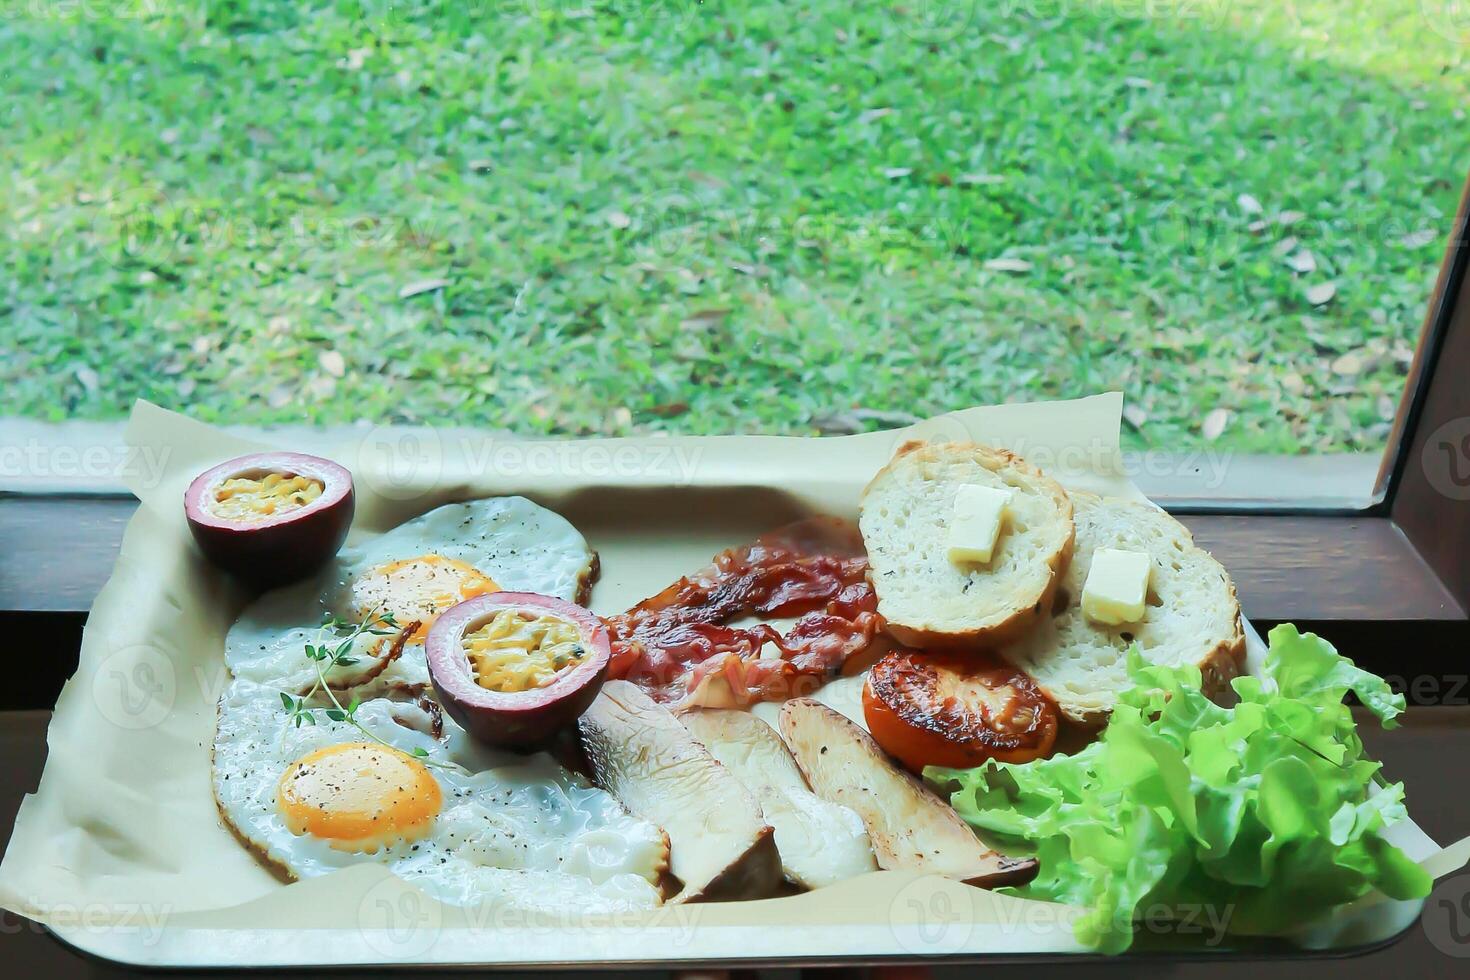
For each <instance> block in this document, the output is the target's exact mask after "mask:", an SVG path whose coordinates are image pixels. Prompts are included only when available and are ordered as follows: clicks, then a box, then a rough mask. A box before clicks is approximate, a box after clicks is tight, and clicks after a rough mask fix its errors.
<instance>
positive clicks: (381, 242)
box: [0, 0, 1470, 452]
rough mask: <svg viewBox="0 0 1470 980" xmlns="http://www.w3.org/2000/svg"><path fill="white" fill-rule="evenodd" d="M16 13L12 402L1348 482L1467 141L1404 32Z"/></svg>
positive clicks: (9, 243)
mask: <svg viewBox="0 0 1470 980" xmlns="http://www.w3.org/2000/svg"><path fill="white" fill-rule="evenodd" d="M1429 5H1430V6H1432V5H1433V4H1432V3H1430V4H1429ZM0 9H3V10H4V12H5V15H6V16H5V18H4V19H0V132H3V137H0V214H3V215H4V216H5V220H4V222H3V224H0V260H3V261H0V267H3V270H4V272H3V276H4V278H0V386H3V388H4V391H5V392H6V395H5V400H4V402H3V403H0V414H21V415H27V416H35V417H43V418H57V419H59V418H66V417H89V418H112V417H117V416H120V415H122V414H123V413H125V412H126V411H127V409H128V407H129V405H130V404H131V402H132V400H133V399H135V398H139V397H142V398H149V399H152V400H154V401H157V402H160V403H162V404H164V405H168V406H171V407H181V408H184V409H186V410H188V411H190V412H192V413H193V414H195V415H197V416H199V417H201V418H205V419H209V420H217V421H235V422H238V421H255V422H279V421H290V420H299V419H301V418H302V417H303V416H306V417H309V418H311V419H316V420H320V421H323V422H342V421H347V420H352V419H358V418H370V419H376V420H397V421H422V422H441V421H452V422H454V423H457V424H482V425H488V426H506V427H509V428H511V429H515V430H518V431H522V432H549V433H575V434H591V433H621V432H627V431H640V430H650V429H671V430H678V431H686V432H726V431H740V432H749V431H769V432H812V431H814V430H815V428H816V427H817V423H818V422H819V421H820V420H822V419H823V418H824V417H827V416H832V415H834V414H836V415H839V416H841V415H842V413H846V412H850V411H851V410H852V409H854V408H863V409H869V410H876V411H881V412H890V413H912V414H917V415H925V414H930V413H935V412H940V411H943V410H946V409H950V408H957V407H963V406H966V405H970V404H975V403H982V402H995V401H1004V400H1020V399H1027V398H1045V397H1061V396H1071V395H1079V394H1086V393H1090V392H1094V391H1098V390H1101V389H1107V388H1115V387H1121V388H1123V389H1124V390H1126V391H1127V393H1128V395H1129V398H1130V400H1131V402H1132V403H1133V404H1134V405H1136V406H1138V407H1139V408H1141V409H1142V410H1143V413H1144V415H1143V416H1139V417H1135V420H1134V421H1135V422H1138V423H1140V424H1139V425H1137V426H1136V427H1134V428H1131V429H1130V432H1129V436H1128V438H1129V440H1130V441H1131V443H1132V444H1133V445H1135V446H1141V445H1152V446H1163V447H1168V448H1176V447H1177V448H1182V447H1186V446H1197V445H1200V444H1202V443H1203V442H1204V441H1205V440H1206V435H1205V434H1204V433H1202V423H1203V420H1204V419H1205V417H1206V416H1207V415H1208V414H1209V413H1210V412H1212V411H1213V410H1215V409H1218V408H1224V409H1227V410H1228V411H1229V412H1230V416H1229V423H1228V425H1227V426H1226V427H1225V429H1224V432H1223V434H1221V435H1220V436H1219V437H1218V439H1217V440H1216V441H1215V443H1214V444H1215V445H1217V446H1222V447H1228V448H1232V449H1238V450H1242V451H1263V452H1328V451H1346V450H1359V449H1373V448H1377V447H1379V446H1381V445H1382V444H1383V441H1384V439H1385V437H1386V431H1387V426H1386V418H1387V416H1388V415H1389V414H1390V413H1391V409H1392V405H1393V403H1394V401H1395V400H1396V398H1397V395H1398V392H1399V391H1401V390H1402V387H1403V379H1404V373H1405V370H1406V365H1407V359H1408V352H1409V351H1410V349H1411V348H1412V345H1413V343H1414V341H1415V338H1416V336H1417V334H1418V331H1419V328H1420V324H1421V322H1422V319H1423V315H1424V308H1425V303H1426V299H1427V297H1428V293H1429V289H1430V286H1431V284H1432V281H1433V277H1434V275H1435V272H1436V269H1437V267H1438V264H1439V259H1440V255H1441V252H1442V249H1443V240H1444V236H1445V235H1446V233H1447V232H1448V227H1449V223H1450V220H1451V218H1452V215H1453V213H1454V208H1455V204H1456V201H1457V198H1458V194H1459V190H1460V183H1461V181H1462V180H1463V177H1464V173H1465V164H1466V160H1467V150H1470V127H1467V126H1466V124H1465V120H1464V111H1463V108H1462V107H1463V106H1465V105H1466V104H1467V94H1470V91H1467V90H1470V86H1467V84H1466V74H1465V69H1466V59H1465V56H1464V52H1465V51H1466V50H1470V49H1467V48H1466V47H1465V46H1464V45H1463V44H1462V43H1461V42H1462V41H1463V40H1464V38H1463V37H1460V36H1456V35H1455V34H1454V32H1453V31H1446V34H1447V35H1448V36H1442V35H1441V34H1437V33H1435V32H1434V30H1432V29H1431V27H1434V26H1443V25H1440V24H1438V23H1437V22H1436V24H1433V25H1431V24H1430V23H1429V22H1428V21H1427V20H1426V19H1425V17H1424V16H1423V14H1422V13H1421V3H1420V0H1374V2H1368V0H1353V2H1345V0H1297V2H1295V3H1292V4H1287V5H1281V4H1278V3H1275V2H1271V0H1244V2H1238V3H1231V4H1226V3H1223V2H1221V0H1187V2H1186V0H1179V2H1165V0H1156V2H1152V3H1147V2H1144V0H1138V2H1127V3H1119V2H1116V0H1109V2H1095V3H1087V2H1082V0H1070V2H1069V0H1025V2H1019V0H1018V2H1012V3H999V4H989V3H981V2H979V0H975V2H973V3H971V2H969V0H953V2H952V3H950V4H949V5H947V6H946V5H945V4H944V3H943V2H939V3H935V2H916V3H913V4H911V5H910V6H909V7H908V8H906V7H905V6H904V5H902V4H898V3H888V4H884V3H879V4H873V5H853V4H849V3H845V2H838V0H814V2H808V3H805V4H777V3H764V2H762V3H749V4H746V3H733V2H715V0H709V2H705V3H703V4H686V3H683V2H676V0H649V2H648V3H644V4H640V3H634V2H633V0H609V2H598V0H469V2H468V3H467V4H465V3H453V2H449V0H445V2H424V0H421V2H417V3H407V2H405V3H398V4H392V3H389V0H339V2H336V3H330V2H324V0H314V2H295V3H282V2H263V0H261V2H251V0H235V2H220V0H192V2H186V3H172V2H168V0H116V2H110V3H109V2H104V0H83V2H82V3H81V4H80V5H79V6H74V5H67V6H60V5H58V7H56V8H55V11H54V12H52V13H49V14H48V13H45V12H44V11H46V9H47V8H45V7H44V6H40V5H30V4H10V5H5V6H4V7H3V8H0ZM38 11H39V13H38ZM925 11H938V12H939V13H941V14H944V15H948V17H949V19H947V20H946V19H944V18H940V19H939V20H938V21H937V22H936V21H935V20H933V19H930V20H925V19H924V17H923V16H922V14H923V12H925ZM1252 201H1255V202H1258V203H1259V205H1260V213H1254V210H1253V208H1251V206H1250V205H1251V202H1252ZM1288 238H1295V239H1296V240H1297V242H1298V245H1297V249H1294V250H1293V251H1292V253H1291V254H1296V252H1297V251H1298V250H1300V249H1302V248H1305V249H1307V250H1309V251H1310V252H1311V254H1312V257H1313V259H1314V260H1315V264H1316V266H1317V268H1316V270H1315V271H1311V272H1306V273H1302V272H1298V271H1296V270H1294V269H1293V268H1292V267H1291V266H1290V265H1288V264H1287V262H1286V260H1285V258H1284V257H1283V240H1285V239H1288ZM996 260H1006V261H1002V262H1000V263H997V262H996ZM439 279H442V280H447V283H448V284H447V285H445V286H443V287H442V288H438V289H433V290H429V291H425V292H421V293H419V294H418V295H412V296H406V297H402V296H400V292H401V291H402V290H403V289H404V287H405V286H409V285H411V284H414V283H422V282H424V281H426V280H439ZM1328 282H1331V283H1333V284H1334V285H1335V288H1336V292H1335V295H1334V296H1333V298H1332V299H1331V300H1330V302H1328V303H1326V304H1325V305H1314V304H1313V303H1312V302H1310V301H1309V300H1308V298H1307V296H1306V292H1307V290H1308V289H1309V288H1310V287H1313V286H1320V285H1321V284H1324V283H1328ZM329 352H337V353H340V354H341V356H342V358H343V362H342V363H343V366H344V367H345V370H344V371H341V372H340V373H341V376H340V377H336V376H334V374H335V373H337V372H336V368H337V365H336V364H334V363H333V359H332V358H331V357H330V356H327V357H325V358H324V355H327V354H329ZM1344 355H1349V356H1346V357H1345V356H1344ZM1334 365H1335V366H1336V369H1335V370H1334ZM870 424H871V423H870Z"/></svg>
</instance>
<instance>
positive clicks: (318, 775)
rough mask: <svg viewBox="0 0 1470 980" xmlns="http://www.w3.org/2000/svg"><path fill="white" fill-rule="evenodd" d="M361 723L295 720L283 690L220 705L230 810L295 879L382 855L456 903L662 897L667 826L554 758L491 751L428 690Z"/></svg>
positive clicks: (378, 703)
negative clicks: (636, 814)
mask: <svg viewBox="0 0 1470 980" xmlns="http://www.w3.org/2000/svg"><path fill="white" fill-rule="evenodd" d="M338 696H339V698H340V697H341V694H340V693H339V695H338ZM344 703H345V702H344ZM356 718H357V720H358V721H359V722H361V724H362V726H363V727H364V728H365V729H366V730H367V732H368V734H367V735H365V734H364V733H363V732H362V731H360V730H358V729H357V728H355V727H354V726H352V725H351V724H349V723H347V722H345V721H335V722H334V721H331V720H329V719H328V718H327V717H326V716H325V714H324V713H323V712H321V711H317V712H316V724H303V725H301V726H299V727H297V726H296V725H294V724H293V723H292V716H291V712H290V710H289V709H287V708H286V707H285V705H284V704H283V702H282V699H281V692H280V691H279V690H278V689H276V688H272V687H267V686H263V685H260V684H257V683H255V682H253V681H250V680H246V679H236V680H234V681H232V682H231V684H230V685H229V687H228V688H227V689H226V691H225V694H224V696H223V698H222V699H221V701H220V707H219V724H218V727H217V732H216V735H215V742H214V792H215V798H216V800H217V802H218V804H219V810H220V813H221V815H222V816H223V817H224V819H225V820H226V821H227V822H228V823H229V825H230V826H231V827H233V828H234V829H235V831H236V832H238V834H239V835H240V836H241V837H242V838H243V839H244V840H245V841H247V842H248V843H249V844H250V845H251V846H252V847H253V848H254V849H255V850H256V851H258V852H259V853H260V854H262V855H264V856H265V857H266V858H267V859H268V860H269V861H271V862H272V863H273V864H275V865H278V866H279V867H281V868H284V869H285V870H286V871H287V872H289V873H290V874H291V875H292V876H293V877H295V878H307V877H313V876H317V875H323V874H327V873H330V872H332V871H334V870H336V869H338V868H342V867H346V866H347V865H350V864H355V863H360V862H363V861H372V862H375V863H378V864H381V865H383V866H385V867H387V868H388V869H389V870H390V871H392V872H393V873H394V874H396V875H398V876H399V877H402V878H404V879H406V880H409V881H412V882H413V883H414V884H416V885H417V886H418V887H420V888H422V889H423V890H424V891H425V892H427V893H428V894H430V895H432V896H434V897H435V898H438V899H439V900H441V901H444V902H448V903H452V904H458V905H469V904H475V903H480V902H487V901H488V902H494V903H498V904H500V905H501V906H503V907H506V908H515V909H520V910H526V911H553V910H560V911H563V912H564V911H566V910H567V909H576V910H579V911H586V912H591V913H596V912H616V911H626V910H632V909H642V908H652V907H654V906H656V905H658V904H659V902H660V901H661V897H660V892H659V889H658V882H659V879H660V876H661V875H662V874H663V872H664V870H665V869H666V868H667V865H668V839H667V837H666V836H665V835H664V833H663V831H661V830H659V829H658V828H657V827H655V826H654V825H653V824H651V823H648V822H647V821H645V820H642V819H639V818H637V817H634V816H632V815H631V814H629V813H628V812H627V811H626V810H624V809H623V807H622V806H621V804H619V803H618V802H617V801H616V800H615V799H613V797H611V796H610V795H608V794H607V793H606V792H604V791H602V790H600V789H597V788H596V787H594V786H591V785H589V784H587V783H586V782H584V781H583V780H582V779H581V778H580V777H578V776H575V775H573V774H572V773H570V772H568V771H567V770H565V769H563V768H562V767H561V766H559V765H558V764H557V763H556V762H554V761H553V760H552V759H551V758H549V757H548V756H546V755H535V756H518V755H514V754H511V753H506V752H501V751H498V750H494V749H489V748H487V747H485V746H482V745H480V744H479V743H477V742H474V741H473V740H471V739H470V738H469V737H468V736H467V735H466V734H465V733H464V731H463V730H462V729H460V728H459V727H458V726H456V725H455V724H454V722H453V721H452V720H451V719H449V718H447V717H441V716H440V713H439V711H438V707H437V705H435V704H434V703H433V701H432V700H431V699H429V698H428V697H427V696H424V697H421V698H419V699H418V700H414V701H406V700H392V699H389V698H373V699H370V700H366V701H363V702H362V704H361V705H360V706H359V707H358V709H357V712H356Z"/></svg>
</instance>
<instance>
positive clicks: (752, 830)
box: [578, 681, 781, 902]
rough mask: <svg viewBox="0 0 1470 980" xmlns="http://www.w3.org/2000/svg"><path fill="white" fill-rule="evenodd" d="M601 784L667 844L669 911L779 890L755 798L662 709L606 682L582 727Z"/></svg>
mask: <svg viewBox="0 0 1470 980" xmlns="http://www.w3.org/2000/svg"><path fill="white" fill-rule="evenodd" d="M578 727H579V728H580V730H581V733H582V745H583V748H584V750H585V751H586V754H587V760H588V763H589V764H590V765H591V768H592V773H593V777H594V779H595V780H596V782H597V784H598V785H599V786H601V787H602V788H603V789H605V790H607V791H608V792H609V793H611V794H612V795H613V796H615V797H617V798H618V799H619V800H620V801H622V804H623V805H624V806H626V807H627V808H628V809H629V810H630V811H631V812H632V813H634V814H636V815H637V816H640V817H642V818H644V819H645V820H648V821H650V822H652V823H654V824H657V825H658V826H659V827H662V828H663V830H664V831H665V833H667V834H668V837H669V867H670V870H671V871H672V872H673V874H674V875H675V876H676V877H678V878H679V880H680V881H682V882H683V884H684V888H683V890H682V891H681V892H680V893H679V894H678V895H677V896H676V897H675V899H674V900H675V901H681V902H690V901H702V900H726V899H742V898H762V897H765V896H768V895H771V894H773V893H774V892H775V891H776V889H777V888H778V887H779V886H780V883H781V860H780V857H779V855H778V854H777V851H776V839H775V835H774V833H773V832H772V830H771V827H770V825H769V824H767V823H766V821H765V818H764V817H763V816H762V815H761V808H760V806H759V804H758V803H757V802H756V800H755V798H754V797H753V796H751V794H750V793H749V792H747V791H746V790H745V788H744V787H743V786H741V785H740V782H739V781H738V780H737V779H736V778H735V777H734V776H733V775H731V774H730V772H729V771H728V770H727V769H725V767H723V766H721V765H720V764H719V763H718V762H716V761H715V759H714V757H713V756H711V755H710V753H709V752H708V751H707V750H706V749H705V748H704V746H702V745H700V744H699V742H697V741H695V739H694V737H693V736H692V735H690V734H689V731H688V730H687V729H685V727H684V726H683V725H681V724H680V723H679V720H678V719H677V718H675V717H674V715H673V713H672V712H670V711H669V710H668V709H667V708H665V707H664V706H663V705H661V704H658V703H656V702H655V701H653V699H651V698H650V697H649V696H648V695H647V694H645V693H643V691H642V690H641V689H640V688H638V687H636V686H634V685H633V684H630V683H628V682H627V681H609V682H607V683H606V684H604V685H603V687H602V691H601V692H600V693H599V694H598V696H597V700H595V701H593V702H592V707H590V708H589V709H587V713H586V714H584V715H583V716H582V717H581V719H579V721H578Z"/></svg>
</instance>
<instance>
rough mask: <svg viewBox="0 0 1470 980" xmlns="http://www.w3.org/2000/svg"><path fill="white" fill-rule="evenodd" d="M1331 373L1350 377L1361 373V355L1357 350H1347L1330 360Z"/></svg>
mask: <svg viewBox="0 0 1470 980" xmlns="http://www.w3.org/2000/svg"><path fill="white" fill-rule="evenodd" d="M1332 373H1333V374H1340V375H1343V376H1345V377H1351V376H1353V375H1355V374H1362V373H1363V355H1362V354H1360V353H1359V352H1357V351H1348V352H1347V353H1346V354H1343V355H1342V356H1340V357H1336V358H1333V360H1332Z"/></svg>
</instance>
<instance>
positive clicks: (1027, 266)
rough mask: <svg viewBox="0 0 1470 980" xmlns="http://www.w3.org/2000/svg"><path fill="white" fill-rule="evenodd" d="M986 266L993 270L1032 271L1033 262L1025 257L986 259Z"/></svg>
mask: <svg viewBox="0 0 1470 980" xmlns="http://www.w3.org/2000/svg"><path fill="white" fill-rule="evenodd" d="M985 268H987V269H989V270H990V271H991V272H1030V271H1031V263H1030V262H1027V261H1026V260H1025V259H1007V258H999V259H986V260H985Z"/></svg>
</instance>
